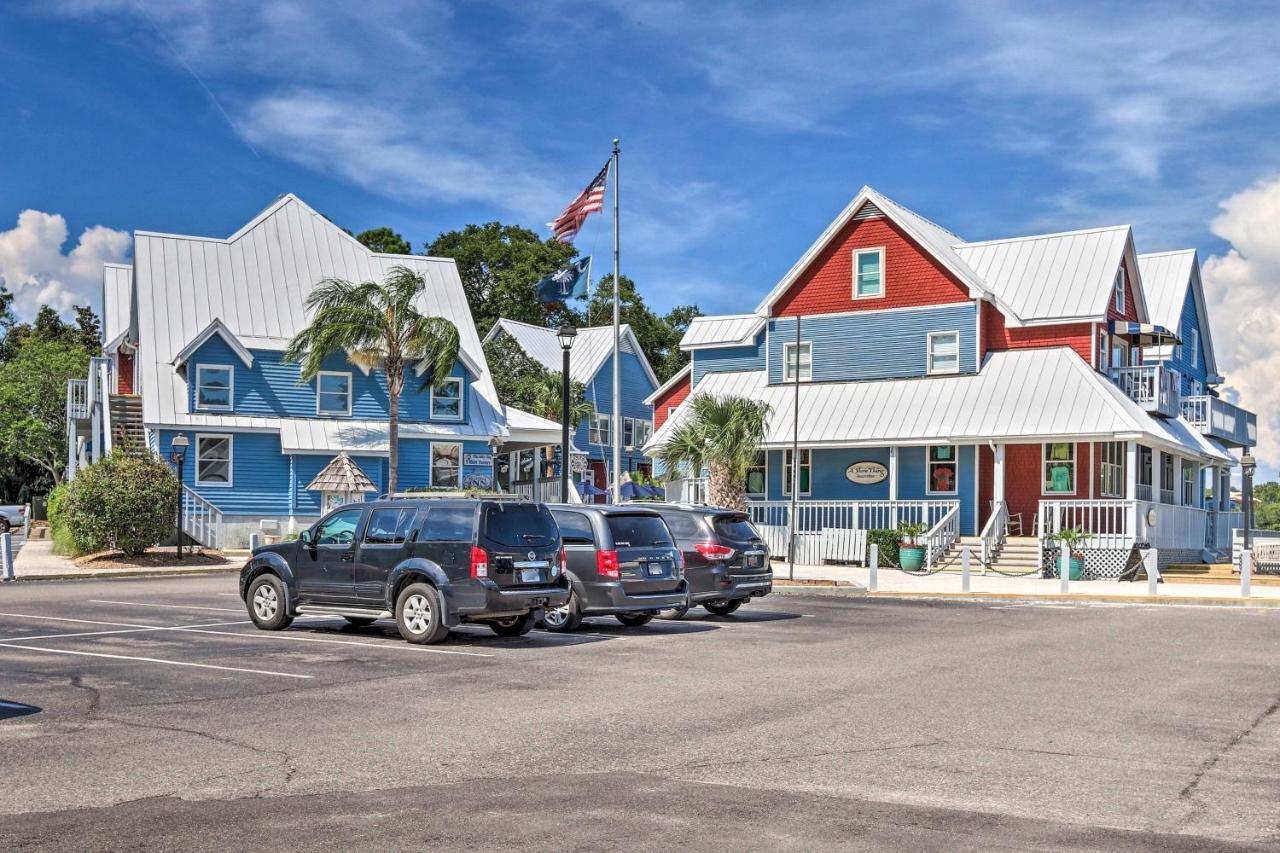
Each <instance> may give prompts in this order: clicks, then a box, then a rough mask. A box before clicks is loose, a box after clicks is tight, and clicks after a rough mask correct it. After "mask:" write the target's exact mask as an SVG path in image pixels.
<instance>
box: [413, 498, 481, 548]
mask: <svg viewBox="0 0 1280 853" xmlns="http://www.w3.org/2000/svg"><path fill="white" fill-rule="evenodd" d="M475 517H476V511H475V509H474V508H472V507H469V506H433V507H431V509H430V510H429V511H428V512H427V520H426V522H425V523H424V524H423V525H422V533H421V535H419V536H418V538H419V539H421V540H422V541H423V542H470V541H471V537H472V533H473V529H472V525H473V524H474V523H475Z"/></svg>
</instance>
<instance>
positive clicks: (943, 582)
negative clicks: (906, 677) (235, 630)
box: [773, 563, 1280, 607]
mask: <svg viewBox="0 0 1280 853" xmlns="http://www.w3.org/2000/svg"><path fill="white" fill-rule="evenodd" d="M789 574H790V569H789V567H788V565H787V564H786V563H774V564H773V576H774V579H775V581H776V582H782V581H785V580H786V579H787V577H788V575H789ZM795 577H796V579H797V580H830V581H844V582H848V583H853V584H857V585H858V586H859V587H862V588H864V589H866V590H868V592H867V594H868V595H882V596H895V597H902V596H920V597H966V596H967V597H976V598H994V597H1000V598H1057V599H1067V600H1089V599H1093V600H1111V601H1117V602H1119V601H1140V602H1152V601H1174V602H1178V603H1183V604H1191V603H1212V604H1232V605H1240V604H1249V605H1256V606H1262V607H1268V606H1272V607H1274V606H1280V587H1276V586H1258V585H1256V584H1254V585H1252V587H1251V589H1250V595H1249V598H1247V599H1246V598H1242V597H1241V595H1240V587H1239V586H1227V585H1220V584H1196V583H1161V584H1159V585H1158V587H1157V590H1156V594H1155V595H1154V596H1151V595H1149V594H1148V586H1147V582H1146V580H1142V581H1135V582H1132V583H1130V582H1121V581H1116V580H1095V581H1072V582H1071V583H1070V585H1069V590H1070V591H1069V592H1068V594H1067V595H1065V596H1064V595H1063V594H1062V586H1061V583H1060V582H1059V581H1058V579H1057V578H1042V577H1040V576H1039V575H1035V576H1032V577H1006V576H1004V575H997V574H987V575H985V576H984V575H982V574H981V572H980V571H975V572H973V574H972V575H971V576H970V585H969V590H970V591H969V592H968V593H965V592H964V591H963V588H962V579H961V575H960V572H959V571H958V570H957V571H950V570H948V571H944V572H938V573H937V574H932V575H923V576H921V575H911V574H907V573H906V572H903V571H901V570H900V569H895V568H881V569H880V570H879V571H878V572H877V579H876V580H877V583H876V589H875V590H874V591H873V590H871V589H870V586H871V584H870V579H871V570H870V569H868V568H863V567H860V566H803V565H799V564H797V565H796V567H795Z"/></svg>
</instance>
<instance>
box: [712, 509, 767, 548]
mask: <svg viewBox="0 0 1280 853" xmlns="http://www.w3.org/2000/svg"><path fill="white" fill-rule="evenodd" d="M712 526H714V527H715V529H716V533H718V534H719V535H721V536H723V537H724V538H726V539H734V540H737V541H739V542H741V541H743V540H744V539H759V538H760V534H759V533H758V532H757V531H756V528H755V525H753V524H752V523H751V520H750V519H749V518H747V517H746V516H745V515H722V516H720V517H719V518H717V519H716V520H715V521H714V522H712Z"/></svg>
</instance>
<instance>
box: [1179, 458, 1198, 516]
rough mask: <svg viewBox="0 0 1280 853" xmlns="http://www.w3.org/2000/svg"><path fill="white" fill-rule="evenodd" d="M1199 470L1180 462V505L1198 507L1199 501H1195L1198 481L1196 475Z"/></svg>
mask: <svg viewBox="0 0 1280 853" xmlns="http://www.w3.org/2000/svg"><path fill="white" fill-rule="evenodd" d="M1198 473H1199V469H1198V468H1197V467H1196V466H1195V465H1194V464H1192V463H1190V462H1188V461H1187V460H1185V459H1183V460H1182V505H1183V506H1199V505H1200V501H1198V500H1196V482H1197V481H1198V480H1199V477H1198V476H1197V474H1198Z"/></svg>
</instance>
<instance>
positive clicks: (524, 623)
mask: <svg viewBox="0 0 1280 853" xmlns="http://www.w3.org/2000/svg"><path fill="white" fill-rule="evenodd" d="M537 621H538V618H537V617H536V616H535V615H534V614H533V613H532V612H529V613H526V614H524V615H523V616H508V617H507V618H506V619H491V620H489V627H490V628H492V629H493V633H495V634H497V635H498V636H499V637H523V636H524V635H525V634H527V633H529V632H530V631H532V630H533V623H535V622H537Z"/></svg>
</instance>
